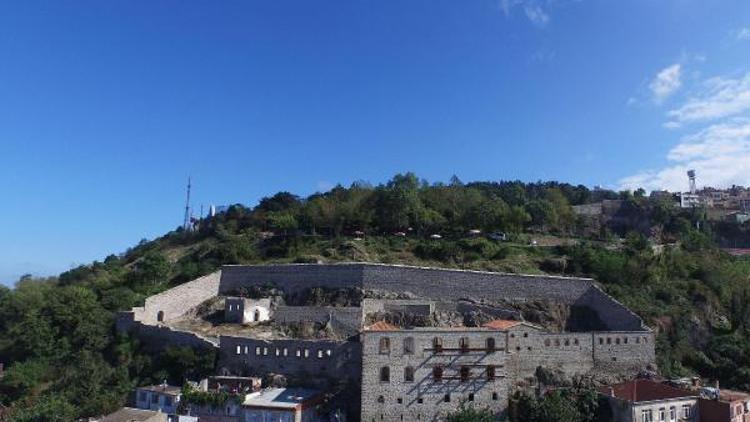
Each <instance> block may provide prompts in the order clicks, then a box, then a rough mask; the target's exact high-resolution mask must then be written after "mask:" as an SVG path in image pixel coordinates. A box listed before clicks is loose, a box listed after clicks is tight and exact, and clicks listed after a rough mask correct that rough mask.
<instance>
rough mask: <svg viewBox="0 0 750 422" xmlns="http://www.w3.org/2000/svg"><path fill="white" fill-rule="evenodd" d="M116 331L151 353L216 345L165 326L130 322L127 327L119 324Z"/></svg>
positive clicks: (213, 346)
mask: <svg viewBox="0 0 750 422" xmlns="http://www.w3.org/2000/svg"><path fill="white" fill-rule="evenodd" d="M118 329H121V330H122V331H126V332H128V333H130V334H131V335H134V336H136V337H137V338H138V340H140V341H142V342H143V343H144V344H145V345H146V346H147V348H148V349H149V350H151V351H155V352H157V351H162V350H164V349H166V348H167V347H174V346H186V347H192V348H205V349H211V348H215V347H217V346H218V345H217V344H216V343H215V342H212V341H211V340H209V339H207V338H205V337H202V336H199V335H197V334H195V333H190V332H187V331H179V330H175V329H173V328H170V327H167V326H166V325H148V324H143V323H141V322H132V323H130V324H128V325H127V326H121V325H120V324H119V317H118Z"/></svg>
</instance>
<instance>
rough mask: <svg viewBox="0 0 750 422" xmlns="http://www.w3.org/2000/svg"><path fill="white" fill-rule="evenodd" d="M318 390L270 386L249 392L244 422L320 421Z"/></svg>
mask: <svg viewBox="0 0 750 422" xmlns="http://www.w3.org/2000/svg"><path fill="white" fill-rule="evenodd" d="M322 399H323V396H322V394H320V393H319V392H318V391H315V390H310V389H305V388H268V389H265V390H263V391H258V392H255V393H252V394H248V395H247V397H246V398H245V402H244V403H243V404H242V415H243V419H242V420H243V421H244V422H267V421H273V422H318V421H322V420H323V419H321V418H320V416H319V415H318V411H317V406H318V404H320V403H321V401H322Z"/></svg>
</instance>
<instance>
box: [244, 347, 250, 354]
mask: <svg viewBox="0 0 750 422" xmlns="http://www.w3.org/2000/svg"><path fill="white" fill-rule="evenodd" d="M249 353H250V346H245V354H246V355H247V354H249Z"/></svg>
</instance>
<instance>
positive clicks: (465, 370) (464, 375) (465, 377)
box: [460, 366, 471, 382]
mask: <svg viewBox="0 0 750 422" xmlns="http://www.w3.org/2000/svg"><path fill="white" fill-rule="evenodd" d="M460 374H461V382H467V381H469V377H470V376H471V369H469V367H468V366H462V367H461V372H460Z"/></svg>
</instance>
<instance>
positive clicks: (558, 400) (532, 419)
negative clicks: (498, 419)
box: [510, 387, 609, 422]
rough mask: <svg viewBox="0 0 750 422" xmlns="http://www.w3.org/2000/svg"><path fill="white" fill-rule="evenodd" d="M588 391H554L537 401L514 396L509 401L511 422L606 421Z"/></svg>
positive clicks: (603, 410) (603, 413) (596, 400)
mask: <svg viewBox="0 0 750 422" xmlns="http://www.w3.org/2000/svg"><path fill="white" fill-rule="evenodd" d="M606 411H607V409H606V406H600V403H599V400H598V395H597V393H596V392H595V391H594V390H593V389H591V388H590V387H576V388H573V389H557V390H553V391H551V392H549V393H547V394H545V395H543V396H542V397H540V398H536V397H535V396H533V395H530V394H527V393H523V392H516V393H515V394H514V395H513V396H512V397H511V400H510V420H511V421H513V422H594V421H599V420H602V421H604V420H609V419H607V415H606V414H605V413H606Z"/></svg>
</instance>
